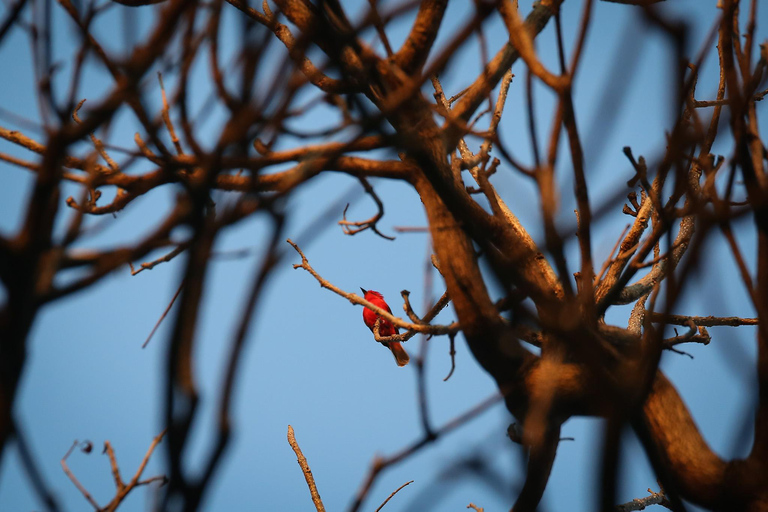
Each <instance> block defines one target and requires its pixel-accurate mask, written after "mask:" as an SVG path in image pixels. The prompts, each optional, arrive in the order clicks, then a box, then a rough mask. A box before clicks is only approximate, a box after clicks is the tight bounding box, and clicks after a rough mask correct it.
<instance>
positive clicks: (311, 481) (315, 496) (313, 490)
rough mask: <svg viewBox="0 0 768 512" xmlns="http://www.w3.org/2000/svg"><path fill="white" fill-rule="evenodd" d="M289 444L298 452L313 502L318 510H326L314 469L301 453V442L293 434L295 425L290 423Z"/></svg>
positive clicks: (297, 456) (297, 455)
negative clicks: (316, 483)
mask: <svg viewBox="0 0 768 512" xmlns="http://www.w3.org/2000/svg"><path fill="white" fill-rule="evenodd" d="M288 444H290V445H291V448H293V451H294V453H296V458H297V459H298V463H299V467H301V472H302V473H304V479H305V480H306V481H307V486H308V487H309V493H310V494H311V495H312V503H314V504H315V508H316V509H317V512H325V507H324V506H323V500H321V499H320V493H319V492H317V486H316V485H315V478H314V477H313V476H312V470H311V469H309V463H308V462H307V458H306V457H304V454H303V453H301V448H299V443H298V442H296V436H294V434H293V427H291V426H290V425H288Z"/></svg>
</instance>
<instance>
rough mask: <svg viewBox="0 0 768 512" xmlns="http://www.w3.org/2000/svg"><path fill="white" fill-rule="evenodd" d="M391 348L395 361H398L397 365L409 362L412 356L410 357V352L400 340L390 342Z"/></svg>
mask: <svg viewBox="0 0 768 512" xmlns="http://www.w3.org/2000/svg"><path fill="white" fill-rule="evenodd" d="M389 350H391V351H392V355H394V356H395V361H397V366H405V365H407V364H408V361H410V360H411V358H410V357H408V352H406V351H405V349H404V348H403V345H402V344H401V343H400V342H399V341H392V342H390V343H389Z"/></svg>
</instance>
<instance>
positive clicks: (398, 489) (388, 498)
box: [376, 480, 413, 512]
mask: <svg viewBox="0 0 768 512" xmlns="http://www.w3.org/2000/svg"><path fill="white" fill-rule="evenodd" d="M412 483H413V480H411V481H409V482H405V483H404V484H403V485H401V486H400V487H398V488H397V489H395V491H394V492H393V493H392V494H390V495H389V497H387V499H385V500H384V503H382V504H381V505H379V508H377V509H376V512H379V510H381V509H382V508H384V505H386V504H387V502H388V501H389V500H391V499H392V497H393V496H394V495H395V494H397V493H398V492H400V489H402V488H403V487H405V486H407V485H410V484H412Z"/></svg>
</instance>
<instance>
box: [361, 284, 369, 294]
mask: <svg viewBox="0 0 768 512" xmlns="http://www.w3.org/2000/svg"><path fill="white" fill-rule="evenodd" d="M360 291H361V292H363V295H365V294H366V293H368V291H367V290H366V289H365V288H363V287H362V286H361V287H360Z"/></svg>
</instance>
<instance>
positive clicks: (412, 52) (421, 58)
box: [394, 0, 448, 75]
mask: <svg viewBox="0 0 768 512" xmlns="http://www.w3.org/2000/svg"><path fill="white" fill-rule="evenodd" d="M447 5H448V0H423V1H422V2H421V5H419V12H418V13H417V14H416V21H415V22H414V23H413V27H411V32H410V34H408V38H407V39H406V40H405V43H403V46H402V47H401V48H400V49H399V50H398V51H397V53H396V54H395V56H394V60H395V63H396V64H397V65H398V66H400V68H401V69H402V70H403V71H404V72H405V73H407V74H409V75H413V74H415V73H417V72H418V71H419V70H420V69H421V68H422V67H423V66H424V63H425V62H426V61H427V57H429V50H430V49H431V48H432V44H433V43H434V42H435V38H436V37H437V30H438V29H439V28H440V25H441V24H442V22H443V15H444V14H445V8H446V6H447Z"/></svg>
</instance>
